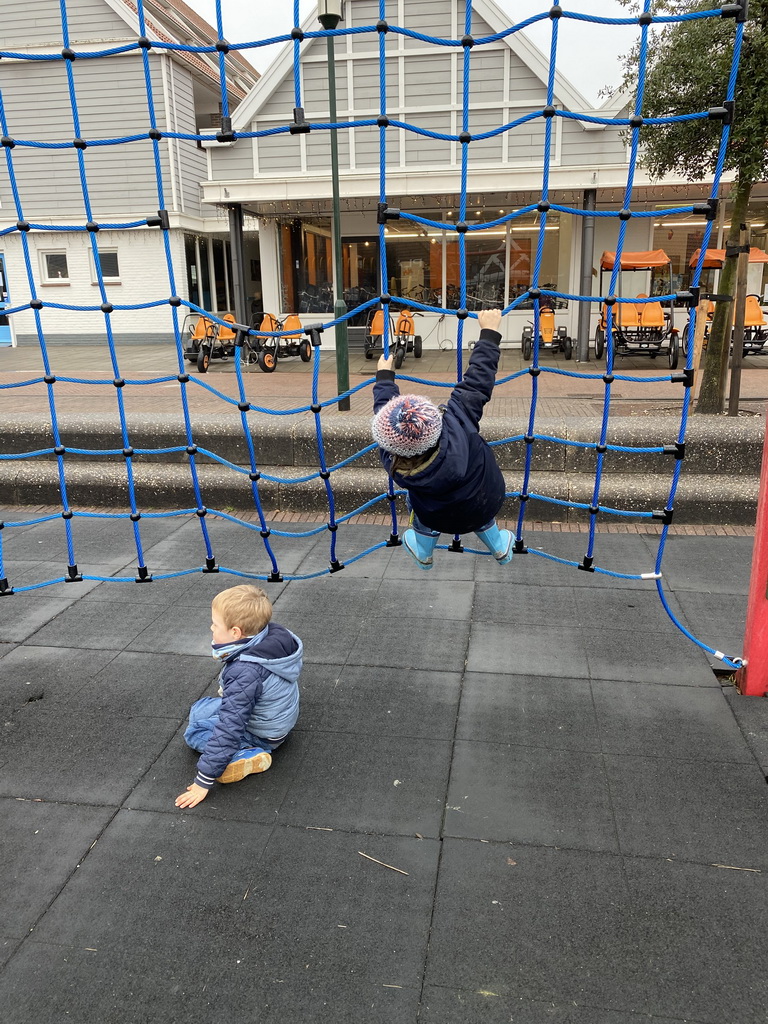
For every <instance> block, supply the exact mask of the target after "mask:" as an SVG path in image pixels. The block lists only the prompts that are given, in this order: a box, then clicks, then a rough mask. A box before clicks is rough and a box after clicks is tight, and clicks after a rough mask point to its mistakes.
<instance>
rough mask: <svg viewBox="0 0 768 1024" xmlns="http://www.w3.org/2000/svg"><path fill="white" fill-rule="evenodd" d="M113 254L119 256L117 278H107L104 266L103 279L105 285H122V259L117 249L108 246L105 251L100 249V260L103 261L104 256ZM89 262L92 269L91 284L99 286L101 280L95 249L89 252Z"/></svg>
mask: <svg viewBox="0 0 768 1024" xmlns="http://www.w3.org/2000/svg"><path fill="white" fill-rule="evenodd" d="M112 252H113V253H114V254H115V256H117V277H107V275H106V274H105V273H104V267H103V265H102V279H103V281H104V284H121V283H122V280H121V278H120V257H119V255H118V249H117V247H116V246H107V247H105V248H104V249H101V248H100V249H99V258H100V259H101V257H102V256H104V255H106V253H112ZM88 262H89V265H90V268H91V284H98V283H99V278H98V276H97V274H96V259H95V257H94V255H93V249H89V250H88Z"/></svg>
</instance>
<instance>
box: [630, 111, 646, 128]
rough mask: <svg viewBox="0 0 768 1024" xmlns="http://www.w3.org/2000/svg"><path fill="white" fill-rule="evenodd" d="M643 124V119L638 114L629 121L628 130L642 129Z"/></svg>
mask: <svg viewBox="0 0 768 1024" xmlns="http://www.w3.org/2000/svg"><path fill="white" fill-rule="evenodd" d="M644 124H645V119H644V118H643V117H641V116H640V114H633V115H632V117H630V119H629V127H630V128H642V127H643V125H644Z"/></svg>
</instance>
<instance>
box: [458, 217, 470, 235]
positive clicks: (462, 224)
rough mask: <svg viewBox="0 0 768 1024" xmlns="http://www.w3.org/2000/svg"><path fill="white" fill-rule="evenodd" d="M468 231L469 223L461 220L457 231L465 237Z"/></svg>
mask: <svg viewBox="0 0 768 1024" xmlns="http://www.w3.org/2000/svg"><path fill="white" fill-rule="evenodd" d="M467 230H468V228H467V222H466V221H464V220H460V221H459V222H458V224H457V225H456V231H458V233H459V234H460V235H465V234H466V233H467Z"/></svg>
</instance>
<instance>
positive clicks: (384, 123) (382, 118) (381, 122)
mask: <svg viewBox="0 0 768 1024" xmlns="http://www.w3.org/2000/svg"><path fill="white" fill-rule="evenodd" d="M376 124H377V125H378V126H379V128H389V118H388V117H387V115H386V114H379V116H378V117H377V118H376Z"/></svg>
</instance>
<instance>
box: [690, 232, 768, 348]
mask: <svg viewBox="0 0 768 1024" xmlns="http://www.w3.org/2000/svg"><path fill="white" fill-rule="evenodd" d="M700 255H701V249H697V250H696V252H695V253H694V254H693V256H691V259H690V262H689V264H688V265H689V266H690V267H692V268H693V267H695V266H696V265H697V264H698V262H699V256H700ZM749 262H750V263H768V253H766V252H763V250H762V249H758V248H756V247H755V246H754V245H753V246H752V248H751V249H750V250H749ZM724 263H725V249H707V250H706V252H705V253H704V262H703V263H702V267H703V268H704V269H705V270H712V269H715V270H721V269H722V267H723V264H724ZM714 315H715V304H714V302H710V303H709V308H708V310H707V325H706V327H705V328H704V345H705V346H706V343H707V339H708V338H709V326H710V324H711V323H712V318H713V317H714ZM690 336H691V321H690V319H689V320H688V323H686V325H685V327H684V328H683V336H682V346H683V354H684V355H688V339H689V337H690ZM766 341H768V320H766V316H765V313H764V312H763V310H762V308H761V306H760V296H759V295H756V294H755V293H754V292H753V293H750V294H749V295H747V300H746V305H745V307H744V349H743V353H744V355H745V356H748V355H752V356H756V355H758V353H760V352H762V351H763V346H764V345H765V343H766ZM731 344H733V338H731Z"/></svg>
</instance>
